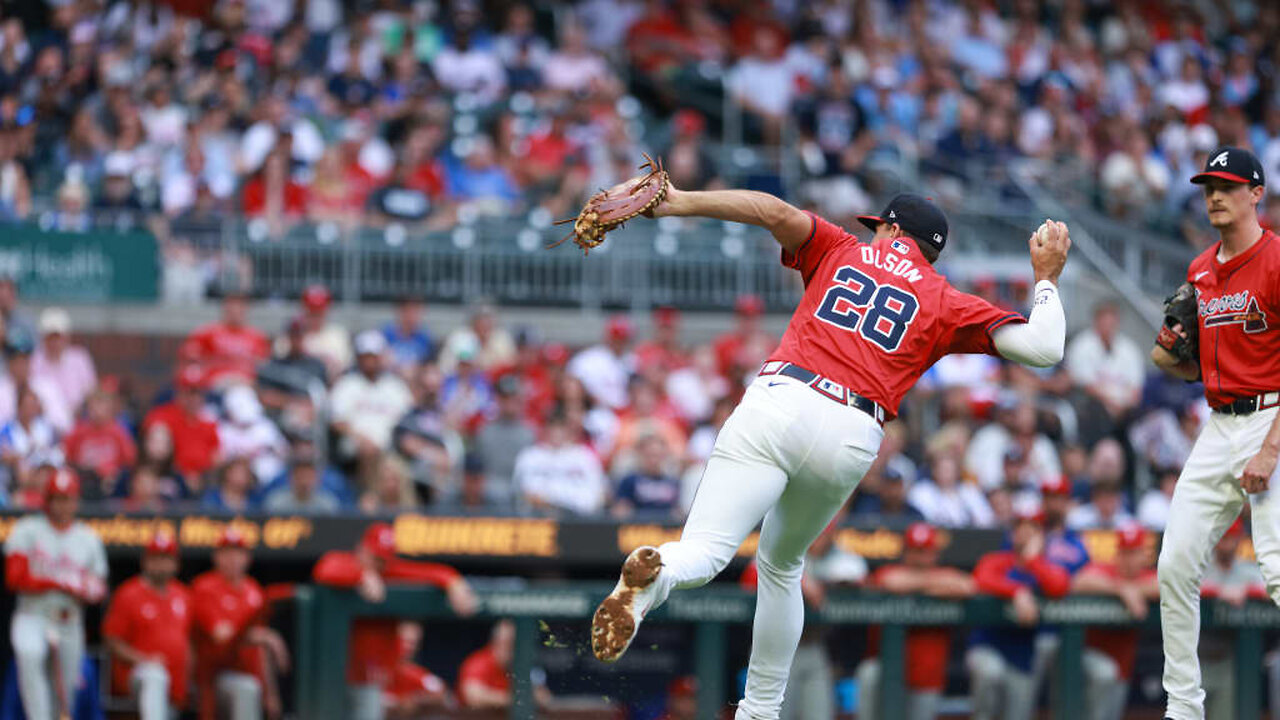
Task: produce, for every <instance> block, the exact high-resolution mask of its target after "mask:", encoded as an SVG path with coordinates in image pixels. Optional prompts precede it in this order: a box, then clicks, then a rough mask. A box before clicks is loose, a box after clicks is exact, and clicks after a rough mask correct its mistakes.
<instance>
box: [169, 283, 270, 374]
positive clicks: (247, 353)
mask: <svg viewBox="0 0 1280 720" xmlns="http://www.w3.org/2000/svg"><path fill="white" fill-rule="evenodd" d="M248 315H249V296H248V294H247V293H245V292H244V291H243V290H241V289H239V288H231V289H229V290H228V291H227V292H226V294H225V295H224V296H223V298H222V318H221V319H220V320H219V321H218V322H214V323H209V324H208V325H205V326H203V327H200V328H197V329H196V331H195V332H193V333H191V335H189V336H188V337H187V339H186V340H185V341H184V345H186V346H188V347H189V348H190V349H189V352H190V355H189V358H190V361H191V362H195V363H199V364H200V365H202V366H204V367H205V369H206V372H207V373H208V382H209V384H210V385H212V386H214V387H221V386H224V385H227V384H234V383H252V382H253V381H254V380H255V379H256V377H257V369H258V365H260V364H262V363H263V362H265V361H266V359H267V358H268V357H270V356H271V341H270V340H268V339H267V336H266V334H265V333H263V332H262V331H261V330H259V329H257V328H255V327H253V326H252V325H250V324H249V323H248Z"/></svg>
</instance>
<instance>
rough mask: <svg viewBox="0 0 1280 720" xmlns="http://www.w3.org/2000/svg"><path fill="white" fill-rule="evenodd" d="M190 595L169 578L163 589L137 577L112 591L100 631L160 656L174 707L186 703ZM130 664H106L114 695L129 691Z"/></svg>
mask: <svg viewBox="0 0 1280 720" xmlns="http://www.w3.org/2000/svg"><path fill="white" fill-rule="evenodd" d="M190 633H191V599H190V597H189V596H188V594H187V589H186V588H185V587H184V586H183V585H182V583H180V582H178V581H177V580H170V581H169V584H168V585H167V586H165V589H164V590H163V591H160V590H156V589H155V588H154V587H152V586H151V585H149V584H148V583H147V582H145V581H144V580H143V579H142V578H141V577H140V576H139V577H135V578H132V579H130V580H129V581H127V582H125V583H124V584H123V585H121V586H120V588H119V589H118V590H116V593H115V595H114V596H113V597H112V598H111V607H109V608H108V609H107V616H106V618H105V619H103V621H102V634H103V636H104V637H112V638H116V639H118V640H121V641H122V642H124V643H125V644H126V645H128V646H129V647H131V648H133V649H134V650H137V651H138V652H141V653H144V654H146V655H161V656H163V657H164V666H165V669H166V670H168V671H169V699H170V700H171V701H172V702H173V704H174V705H175V706H177V707H182V706H183V705H184V704H186V701H187V668H188V666H189V665H190V663H191V646H190V644H189V637H190ZM132 670H133V665H132V664H130V663H127V662H124V661H123V660H116V661H115V662H113V663H112V664H111V687H112V692H114V693H115V694H117V695H128V694H129V673H130V672H131V671H132Z"/></svg>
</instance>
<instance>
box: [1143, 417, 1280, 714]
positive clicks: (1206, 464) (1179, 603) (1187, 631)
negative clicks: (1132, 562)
mask: <svg viewBox="0 0 1280 720" xmlns="http://www.w3.org/2000/svg"><path fill="white" fill-rule="evenodd" d="M1276 412H1277V409H1276V408H1270V409H1268V410H1262V411H1259V412H1255V413H1251V414H1249V415H1224V414H1222V413H1210V415H1209V421H1208V422H1206V423H1205V426H1204V429H1203V430H1201V431H1200V437H1198V438H1196V443H1195V446H1194V447H1193V448H1192V449H1191V455H1190V457H1188V458H1187V463H1186V465H1185V466H1184V467H1183V468H1182V474H1181V475H1180V476H1179V477H1178V484H1177V486H1176V487H1175V489H1174V491H1173V501H1172V503H1171V505H1170V507H1169V522H1168V525H1167V527H1166V528H1165V532H1164V539H1163V541H1162V546H1161V548H1160V563H1159V568H1158V572H1159V575H1160V631H1161V634H1162V635H1163V637H1164V689H1165V692H1167V693H1168V695H1169V701H1168V709H1167V711H1166V713H1165V714H1166V715H1168V716H1169V717H1170V718H1173V720H1203V719H1204V717H1205V715H1204V697H1205V695H1204V688H1203V687H1201V682H1200V662H1199V660H1198V658H1197V656H1196V647H1197V645H1198V644H1199V641H1200V580H1201V578H1202V577H1203V576H1204V569H1205V565H1207V564H1208V562H1209V552H1210V551H1211V550H1212V549H1213V546H1214V545H1215V544H1216V543H1217V542H1218V539H1219V538H1221V537H1222V533H1223V532H1225V531H1226V529H1227V527H1228V526H1230V525H1231V523H1232V522H1234V521H1235V519H1236V517H1237V516H1238V515H1239V514H1240V510H1241V508H1242V507H1243V505H1244V501H1245V498H1246V497H1248V500H1249V502H1250V504H1251V505H1252V506H1253V549H1254V553H1255V554H1256V555H1257V558H1258V564H1259V565H1260V566H1261V568H1262V575H1263V577H1264V578H1265V579H1266V582H1267V592H1268V594H1270V595H1271V599H1272V600H1273V601H1276V602H1280V525H1277V521H1278V520H1280V518H1277V517H1276V510H1275V503H1274V502H1273V494H1274V493H1277V492H1280V486H1278V485H1277V484H1278V483H1280V472H1278V473H1276V474H1275V475H1272V477H1271V490H1270V491H1269V492H1263V493H1257V494H1254V495H1248V496H1246V494H1245V492H1244V490H1243V489H1241V487H1240V475H1241V474H1242V473H1243V472H1244V466H1245V465H1246V464H1248V462H1249V460H1251V459H1252V458H1253V456H1254V455H1255V454H1257V452H1258V450H1259V449H1260V448H1261V447H1262V441H1263V439H1264V438H1265V437H1266V434H1267V430H1268V429H1270V427H1271V422H1272V421H1273V420H1274V419H1275V417H1276Z"/></svg>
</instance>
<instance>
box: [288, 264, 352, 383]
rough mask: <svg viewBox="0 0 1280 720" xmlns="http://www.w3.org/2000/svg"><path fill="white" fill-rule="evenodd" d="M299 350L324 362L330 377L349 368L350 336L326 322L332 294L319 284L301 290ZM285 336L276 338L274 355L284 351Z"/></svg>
mask: <svg viewBox="0 0 1280 720" xmlns="http://www.w3.org/2000/svg"><path fill="white" fill-rule="evenodd" d="M301 304H302V314H301V316H300V319H301V321H302V351H303V352H305V353H306V354H307V355H309V356H311V357H313V358H316V359H318V360H320V361H321V362H323V363H324V366H325V369H326V370H327V371H328V373H329V379H330V380H332V379H334V378H336V377H338V376H339V375H341V374H342V373H344V372H346V371H347V369H348V368H350V367H351V361H352V358H353V357H354V356H353V355H352V353H351V336H350V334H349V333H348V332H347V329H346V328H345V327H343V326H342V325H339V324H338V323H334V322H329V307H330V305H332V304H333V294H332V293H330V292H329V288H327V287H325V286H324V285H322V284H320V283H315V284H312V285H308V286H307V288H306V290H304V291H303V292H302V298H301ZM287 342H288V339H287V338H284V337H281V338H278V339H277V340H276V346H275V351H276V355H283V354H285V352H286V351H287V350H288V347H287Z"/></svg>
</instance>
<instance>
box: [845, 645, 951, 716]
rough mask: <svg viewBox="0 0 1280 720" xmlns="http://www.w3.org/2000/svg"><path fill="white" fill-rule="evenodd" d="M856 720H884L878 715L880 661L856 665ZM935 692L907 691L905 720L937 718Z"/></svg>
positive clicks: (936, 697)
mask: <svg viewBox="0 0 1280 720" xmlns="http://www.w3.org/2000/svg"><path fill="white" fill-rule="evenodd" d="M856 677H857V678H858V720H885V719H884V717H883V716H882V715H881V714H880V659H879V658H870V659H868V660H863V661H862V663H861V664H860V665H858V671H857V673H856ZM939 695H940V693H939V692H938V691H937V690H928V691H924V690H911V689H908V690H907V714H906V716H905V717H906V720H934V718H936V717H938V702H939V700H940V699H941V698H940V697H939Z"/></svg>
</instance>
